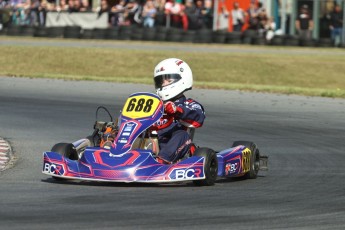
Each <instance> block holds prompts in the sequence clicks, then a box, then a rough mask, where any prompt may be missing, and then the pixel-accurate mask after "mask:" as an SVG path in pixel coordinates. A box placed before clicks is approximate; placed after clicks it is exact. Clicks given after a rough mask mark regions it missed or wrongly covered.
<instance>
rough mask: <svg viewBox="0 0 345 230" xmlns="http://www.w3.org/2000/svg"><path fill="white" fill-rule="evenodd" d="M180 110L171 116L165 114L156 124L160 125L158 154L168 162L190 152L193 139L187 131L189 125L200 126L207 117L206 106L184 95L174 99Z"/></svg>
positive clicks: (192, 126)
mask: <svg viewBox="0 0 345 230" xmlns="http://www.w3.org/2000/svg"><path fill="white" fill-rule="evenodd" d="M173 102H174V104H175V105H176V106H177V107H180V108H181V109H179V112H178V113H176V114H175V115H174V117H171V116H163V117H162V118H161V120H160V121H159V122H158V123H157V124H156V125H157V127H158V131H157V133H158V143H159V148H160V151H159V153H158V156H159V157H160V158H161V159H163V160H164V161H167V162H175V161H177V160H178V159H181V158H182V157H184V155H185V154H186V153H187V152H188V150H189V148H190V145H191V144H192V140H191V138H190V136H189V134H188V132H187V131H186V130H187V128H188V127H191V128H199V127H201V126H202V125H203V123H204V119H205V112H204V108H203V107H202V105H201V104H199V103H198V102H196V101H195V100H193V99H186V97H185V96H184V95H183V96H182V97H179V98H178V99H176V100H175V101H173Z"/></svg>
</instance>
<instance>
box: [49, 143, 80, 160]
mask: <svg viewBox="0 0 345 230" xmlns="http://www.w3.org/2000/svg"><path fill="white" fill-rule="evenodd" d="M51 151H52V152H56V153H59V154H60V155H62V156H64V157H66V158H68V159H70V160H79V156H78V153H77V150H76V149H75V147H74V145H72V144H71V143H58V144H56V145H54V146H53V148H52V150H51Z"/></svg>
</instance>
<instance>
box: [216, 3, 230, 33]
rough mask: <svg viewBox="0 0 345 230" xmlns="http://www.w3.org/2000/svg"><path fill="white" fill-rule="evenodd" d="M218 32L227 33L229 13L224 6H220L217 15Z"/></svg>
mask: <svg viewBox="0 0 345 230" xmlns="http://www.w3.org/2000/svg"><path fill="white" fill-rule="evenodd" d="M217 29H218V30H224V31H228V29H229V11H228V9H227V8H226V5H225V4H222V5H221V6H220V13H219V14H218V28H217Z"/></svg>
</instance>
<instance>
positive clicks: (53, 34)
mask: <svg viewBox="0 0 345 230" xmlns="http://www.w3.org/2000/svg"><path fill="white" fill-rule="evenodd" d="M64 33H65V27H47V37H48V38H62V37H63V36H64Z"/></svg>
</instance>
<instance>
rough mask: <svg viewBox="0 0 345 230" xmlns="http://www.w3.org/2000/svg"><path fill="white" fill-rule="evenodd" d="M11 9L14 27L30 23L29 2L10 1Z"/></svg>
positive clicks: (20, 0)
mask: <svg viewBox="0 0 345 230" xmlns="http://www.w3.org/2000/svg"><path fill="white" fill-rule="evenodd" d="M10 6H11V8H12V23H13V24H14V25H26V24H29V22H30V16H29V15H30V10H29V9H30V2H26V1H25V0H23V1H22V0H10Z"/></svg>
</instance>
